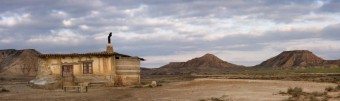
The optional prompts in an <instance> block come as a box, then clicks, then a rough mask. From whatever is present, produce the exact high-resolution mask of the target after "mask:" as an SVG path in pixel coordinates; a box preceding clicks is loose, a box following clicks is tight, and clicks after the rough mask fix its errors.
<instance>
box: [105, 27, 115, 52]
mask: <svg viewBox="0 0 340 101" xmlns="http://www.w3.org/2000/svg"><path fill="white" fill-rule="evenodd" d="M111 36H112V32H110V34H109V36H108V37H107V45H106V52H108V53H113V47H112V44H111Z"/></svg>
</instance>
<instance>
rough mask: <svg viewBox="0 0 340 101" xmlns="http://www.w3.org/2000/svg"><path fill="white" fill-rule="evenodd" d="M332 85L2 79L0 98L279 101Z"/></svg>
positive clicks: (42, 100) (202, 80)
mask: <svg viewBox="0 0 340 101" xmlns="http://www.w3.org/2000/svg"><path fill="white" fill-rule="evenodd" d="M336 85H337V84H335V83H320V82H309V81H280V80H251V79H211V78H196V79H194V80H189V81H179V82H169V83H163V84H162V86H158V87H155V88H150V87H110V88H108V87H90V88H89V91H88V92H87V93H78V92H75V91H69V92H64V91H63V90H62V89H57V90H43V89H32V88H31V87H29V86H27V84H25V83H14V82H2V83H1V85H0V86H2V87H3V88H6V89H8V90H9V91H10V92H3V93H0V101H200V100H204V99H207V98H219V97H225V98H227V99H229V100H232V101H282V100H284V99H287V98H288V97H289V96H288V95H282V94H279V92H280V91H286V90H287V88H289V87H301V88H303V90H304V91H306V92H313V91H318V92H323V91H324V90H325V88H326V87H335V86H336ZM333 95H334V94H333ZM335 95H339V93H337V92H336V94H335ZM330 101H340V99H336V98H333V99H330Z"/></svg>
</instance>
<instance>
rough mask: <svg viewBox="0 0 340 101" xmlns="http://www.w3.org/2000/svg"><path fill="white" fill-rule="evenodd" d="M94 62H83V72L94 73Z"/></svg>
mask: <svg viewBox="0 0 340 101" xmlns="http://www.w3.org/2000/svg"><path fill="white" fill-rule="evenodd" d="M92 69H93V68H92V62H84V63H83V74H92V73H93V72H92Z"/></svg>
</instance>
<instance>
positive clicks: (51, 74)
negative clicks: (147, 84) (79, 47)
mask: <svg viewBox="0 0 340 101" xmlns="http://www.w3.org/2000/svg"><path fill="white" fill-rule="evenodd" d="M110 37H111V33H110V35H109V37H108V44H107V46H106V51H103V52H93V53H71V54H41V55H39V60H38V64H39V67H38V74H37V77H36V79H35V80H32V81H31V83H33V84H36V85H53V86H54V87H56V88H58V87H60V86H70V85H76V84H77V83H82V82H88V83H90V84H91V83H92V84H104V85H106V86H128V85H135V84H139V83H140V61H144V59H143V58H139V57H134V56H129V55H124V54H120V53H117V52H115V51H114V49H113V47H112V44H111V40H110Z"/></svg>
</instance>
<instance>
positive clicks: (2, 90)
mask: <svg viewBox="0 0 340 101" xmlns="http://www.w3.org/2000/svg"><path fill="white" fill-rule="evenodd" d="M0 92H9V90H8V89H6V88H2V89H1V91H0Z"/></svg>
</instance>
